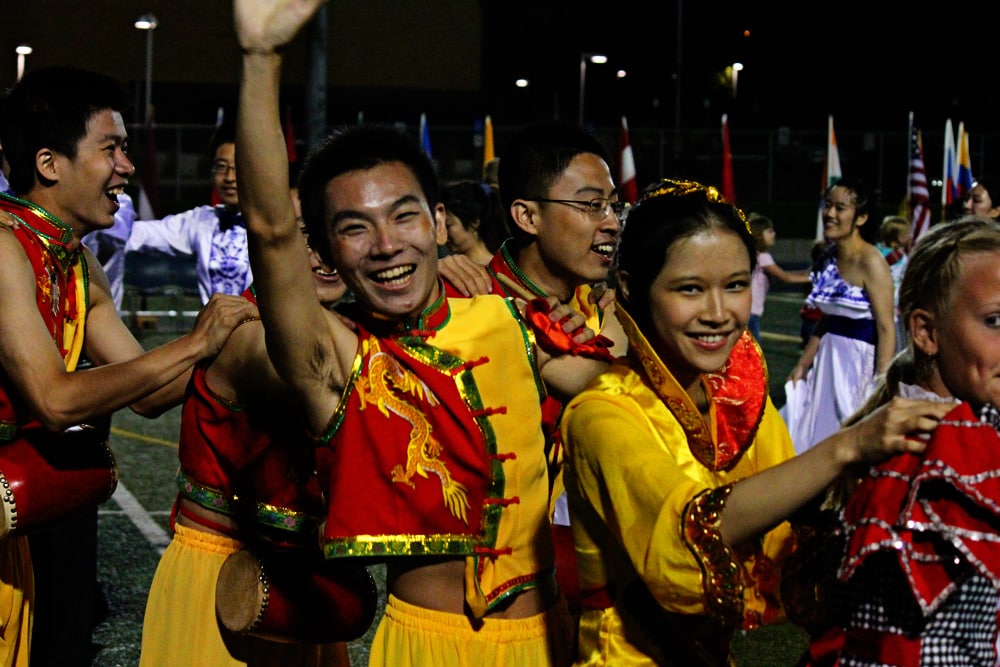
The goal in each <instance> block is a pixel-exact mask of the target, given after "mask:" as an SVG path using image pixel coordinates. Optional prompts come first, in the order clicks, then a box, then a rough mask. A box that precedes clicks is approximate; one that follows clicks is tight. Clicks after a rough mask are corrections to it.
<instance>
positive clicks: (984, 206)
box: [962, 178, 1000, 220]
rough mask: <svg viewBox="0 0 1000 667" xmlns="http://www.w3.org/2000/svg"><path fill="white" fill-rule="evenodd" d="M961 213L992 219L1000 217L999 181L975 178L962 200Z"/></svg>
mask: <svg viewBox="0 0 1000 667" xmlns="http://www.w3.org/2000/svg"><path fill="white" fill-rule="evenodd" d="M962 213H963V214H964V215H981V216H984V217H987V218H993V219H994V220H996V219H997V218H998V217H1000V183H996V182H994V181H992V180H990V179H984V178H980V179H977V180H976V182H975V183H973V184H972V187H971V188H969V191H968V192H967V193H966V194H965V199H963V200H962Z"/></svg>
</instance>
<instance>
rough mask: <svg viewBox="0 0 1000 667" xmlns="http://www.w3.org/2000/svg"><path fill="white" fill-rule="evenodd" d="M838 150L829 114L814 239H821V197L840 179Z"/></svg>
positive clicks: (831, 118) (831, 116) (841, 174)
mask: <svg viewBox="0 0 1000 667" xmlns="http://www.w3.org/2000/svg"><path fill="white" fill-rule="evenodd" d="M841 176H843V173H842V172H841V171H840V151H838V150H837V135H836V134H835V133H834V131H833V114H830V117H829V120H828V121H827V130H826V162H825V163H824V164H823V187H822V188H821V189H820V191H819V211H818V212H817V213H816V240H817V241H822V240H823V199H824V198H825V197H826V191H827V190H828V189H829V188H830V186H831V185H833V184H834V183H836V182H837V181H839V180H840V177H841Z"/></svg>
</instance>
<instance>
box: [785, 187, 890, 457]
mask: <svg viewBox="0 0 1000 667" xmlns="http://www.w3.org/2000/svg"><path fill="white" fill-rule="evenodd" d="M869 205H870V202H869V191H868V189H867V186H866V185H865V184H864V183H862V182H861V181H857V180H850V179H848V178H842V179H840V180H839V181H837V182H836V183H835V184H833V185H832V186H830V187H829V188H828V189H827V191H826V196H825V198H824V203H823V235H824V237H825V238H826V240H827V241H828V242H830V246H829V247H828V248H827V250H825V251H824V254H823V256H822V257H821V258H820V261H819V264H820V266H821V267H822V268H821V269H820V270H818V271H816V272H814V273H813V280H812V283H813V287H812V291H811V292H810V293H809V296H808V297H806V303H808V304H810V305H813V306H816V307H818V308H820V310H822V311H823V315H822V317H821V318H820V321H819V323H818V324H817V325H816V330H815V331H814V332H813V335H812V337H811V338H810V339H809V343H808V344H807V345H806V348H805V350H803V352H802V355H801V356H800V357H799V361H798V362H797V363H796V365H795V367H794V368H793V369H792V371H791V373H790V374H789V377H788V381H787V382H786V384H785V396H786V398H787V401H786V403H785V405H784V407H782V409H781V414H782V416H783V417H784V418H785V422H786V423H787V424H788V430H789V431H790V432H791V434H792V441H793V442H794V443H795V449H796V451H799V452H802V451H805V450H806V449H808V448H809V447H812V446H813V445H814V444H815V443H817V442H819V441H820V440H822V439H823V438H825V437H826V436H827V435H830V434H831V433H833V432H835V431H836V430H837V429H839V428H840V425H841V422H842V421H843V420H844V419H846V418H847V417H848V416H849V415H851V414H853V413H854V411H855V410H857V409H858V407H859V406H860V405H861V404H862V403H863V402H864V400H865V399H866V398H867V397H868V394H869V393H870V392H871V390H872V388H873V387H874V384H875V380H876V377H877V376H878V375H880V374H882V373H884V372H885V369H886V368H888V367H889V362H890V361H891V360H892V357H893V355H894V354H895V353H896V325H895V319H896V318H895V307H894V306H893V285H892V275H891V274H890V272H889V265H888V264H887V263H886V261H885V258H884V257H883V256H882V253H880V252H879V251H878V249H877V248H876V247H875V246H874V245H872V244H871V243H869V242H868V241H866V240H865V238H864V237H863V236H862V235H861V227H862V225H864V224H865V223H867V222H868V215H869Z"/></svg>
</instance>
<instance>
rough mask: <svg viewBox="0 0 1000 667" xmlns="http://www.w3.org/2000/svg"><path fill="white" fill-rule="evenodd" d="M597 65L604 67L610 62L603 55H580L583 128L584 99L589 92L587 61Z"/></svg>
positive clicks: (581, 123)
mask: <svg viewBox="0 0 1000 667" xmlns="http://www.w3.org/2000/svg"><path fill="white" fill-rule="evenodd" d="M588 60H589V61H590V62H592V63H594V64H595V65H603V64H604V63H606V62H608V57H607V56H606V55H604V54H603V53H581V54H580V119H579V125H580V127H583V97H584V92H586V90H587V61H588Z"/></svg>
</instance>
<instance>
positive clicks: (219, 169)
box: [212, 162, 236, 176]
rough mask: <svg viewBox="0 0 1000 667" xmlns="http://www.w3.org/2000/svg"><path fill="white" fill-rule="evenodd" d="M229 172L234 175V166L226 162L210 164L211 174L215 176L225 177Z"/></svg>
mask: <svg viewBox="0 0 1000 667" xmlns="http://www.w3.org/2000/svg"><path fill="white" fill-rule="evenodd" d="M230 170H232V172H233V173H234V174H235V173H236V165H235V164H229V163H228V162H215V163H213V164H212V173H213V174H215V175H216V176H225V175H226V174H228V173H229V172H230Z"/></svg>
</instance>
